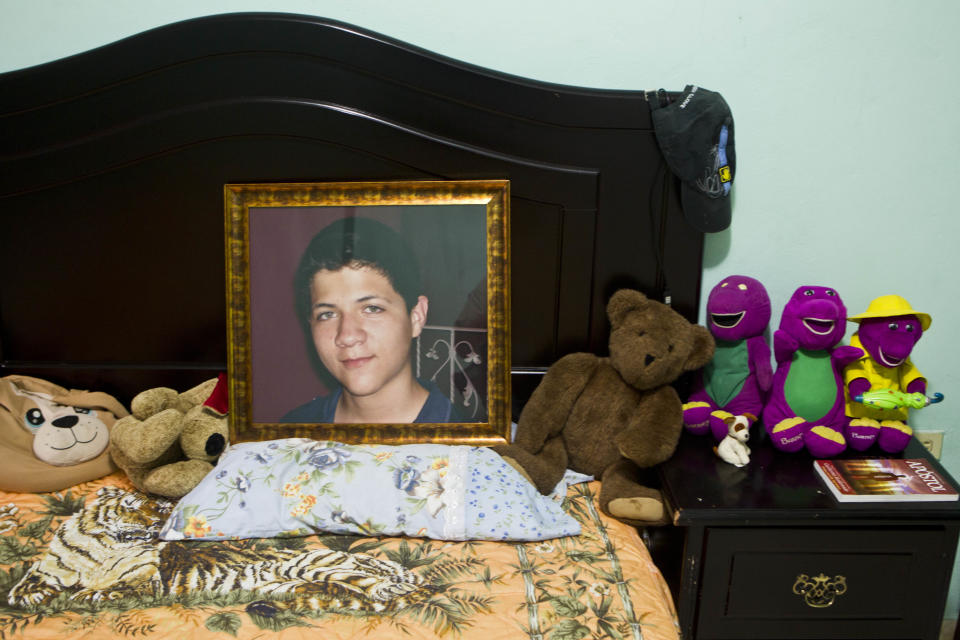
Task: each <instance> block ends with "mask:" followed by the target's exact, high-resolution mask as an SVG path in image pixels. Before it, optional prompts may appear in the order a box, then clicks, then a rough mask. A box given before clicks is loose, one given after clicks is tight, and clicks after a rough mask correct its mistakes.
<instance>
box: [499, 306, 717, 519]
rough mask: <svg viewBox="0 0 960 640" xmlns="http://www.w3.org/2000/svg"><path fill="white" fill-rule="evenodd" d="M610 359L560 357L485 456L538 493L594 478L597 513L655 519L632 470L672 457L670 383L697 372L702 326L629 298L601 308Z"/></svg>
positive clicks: (677, 405) (703, 350) (676, 424)
mask: <svg viewBox="0 0 960 640" xmlns="http://www.w3.org/2000/svg"><path fill="white" fill-rule="evenodd" d="M607 316H608V318H609V319H610V322H611V333H610V341H609V347H610V356H609V357H606V358H602V357H598V356H595V355H593V354H590V353H573V354H569V355H567V356H564V357H563V358H561V359H560V360H558V361H557V362H556V363H554V364H553V366H551V367H550V369H549V370H548V371H547V373H546V375H545V376H544V378H543V380H542V381H541V382H540V384H539V386H538V387H537V388H536V390H535V391H534V393H533V395H532V396H531V397H530V400H529V402H528V403H527V405H526V406H525V407H524V408H523V411H522V412H521V414H520V420H519V422H518V425H517V435H516V440H515V442H514V444H512V445H499V446H497V447H495V450H496V451H497V452H498V453H500V455H502V456H503V457H504V458H506V459H507V461H508V462H510V463H511V464H513V465H514V466H516V467H517V468H518V469H519V470H520V471H521V472H522V473H524V474H525V475H527V477H528V478H529V479H530V480H531V482H533V484H534V485H535V486H536V487H537V489H539V490H540V492H541V493H549V492H550V491H551V490H552V489H553V487H554V486H556V484H557V482H559V481H560V479H561V478H562V477H563V474H564V471H565V470H566V469H567V468H571V469H573V470H575V471H579V472H581V473H586V474H590V475H592V476H594V477H595V478H597V479H598V480H600V481H601V484H602V488H601V490H600V506H601V508H602V509H603V510H604V511H605V512H606V513H608V514H609V515H611V516H613V517H615V518H617V519H619V520H623V521H624V522H627V523H630V524H633V525H647V524H655V523H656V524H660V523H664V522H665V517H666V516H665V510H664V508H663V501H662V498H661V496H660V492H659V491H657V490H656V489H653V488H650V487H647V486H645V485H644V484H641V482H639V481H638V480H639V478H640V469H643V468H649V467H653V466H654V465H657V464H659V463H660V462H663V461H664V460H666V459H668V458H669V457H670V456H671V455H673V452H674V450H675V449H676V446H677V441H678V439H679V437H680V432H681V431H682V429H683V424H682V422H683V410H682V404H681V402H680V398H679V396H678V395H677V392H676V391H675V390H674V389H673V387H671V386H670V384H671V383H672V382H674V381H675V380H676V379H677V378H678V377H679V376H680V375H681V374H682V373H684V372H685V371H694V370H696V369H699V368H701V367H703V366H704V365H706V364H707V363H708V362H709V361H710V359H711V358H712V357H713V351H714V346H715V345H714V340H713V336H712V335H710V332H709V331H707V329H706V328H705V327H701V326H698V325H695V324H691V323H690V322H688V321H687V320H686V319H685V318H684V317H683V316H681V315H680V314H679V313H677V312H676V311H674V310H673V309H671V308H670V307H668V306H666V305H664V304H661V303H659V302H656V301H654V300H649V299H647V297H646V296H644V295H643V294H642V293H640V292H639V291H633V290H630V289H621V290H620V291H617V292H616V293H615V294H614V295H613V297H612V298H611V299H610V302H609V303H608V304H607Z"/></svg>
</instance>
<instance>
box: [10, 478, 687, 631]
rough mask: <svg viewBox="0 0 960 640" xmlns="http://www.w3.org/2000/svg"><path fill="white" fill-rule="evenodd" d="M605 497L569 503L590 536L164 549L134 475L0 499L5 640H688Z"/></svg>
mask: <svg viewBox="0 0 960 640" xmlns="http://www.w3.org/2000/svg"><path fill="white" fill-rule="evenodd" d="M597 491H598V485H597V484H596V483H590V484H583V485H574V486H572V487H571V488H570V491H569V494H568V497H567V500H566V502H565V508H567V509H568V511H569V512H570V513H571V514H572V515H573V516H574V517H576V518H577V519H578V520H579V521H580V522H581V524H582V525H583V533H582V535H580V536H577V537H570V538H561V539H556V540H551V541H548V542H540V543H504V542H464V543H459V542H458V543H451V542H442V541H436V540H425V539H415V538H361V537H350V536H337V535H330V536H309V537H305V538H277V539H263V540H246V541H238V542H162V541H158V540H157V539H156V531H157V529H158V525H157V522H156V518H153V519H151V513H153V509H152V505H153V502H154V501H153V500H152V499H150V498H147V497H145V496H143V495H142V494H138V493H136V492H134V490H133V489H132V487H131V486H130V484H129V483H128V482H127V480H126V478H125V476H123V475H122V474H115V475H112V476H107V477H106V478H103V479H101V480H98V481H95V482H89V483H85V484H82V485H78V486H77V487H74V488H72V489H70V490H68V491H63V492H59V493H50V494H13V493H4V492H0V585H2V593H3V594H4V598H3V600H2V603H0V638H15V637H23V638H30V639H31V640H33V639H38V640H39V639H43V638H56V639H57V640H73V639H77V638H127V637H129V638H147V639H155V638H178V639H181V638H182V639H188V638H211V637H221V638H231V637H233V638H290V639H296V638H324V639H325V640H333V639H337V638H377V639H380V638H387V639H390V638H401V637H402V638H433V637H439V638H465V639H467V640H469V639H473V638H479V639H482V640H499V639H506V638H520V639H524V638H529V639H531V640H533V639H541V638H542V639H545V640H579V639H581V638H636V639H639V638H644V639H646V640H661V639H676V638H678V637H679V636H678V631H677V626H676V615H675V611H674V608H673V602H672V600H671V598H670V595H669V591H668V589H667V586H666V583H665V582H664V580H663V577H662V576H661V574H660V572H659V571H658V570H657V568H656V567H655V566H654V564H653V562H652V560H651V559H650V555H649V554H648V552H647V549H646V548H645V547H644V545H643V543H642V542H641V540H640V538H639V536H638V535H637V533H636V531H635V530H634V529H633V528H631V527H628V526H626V525H624V524H622V523H619V522H616V521H614V520H612V519H610V518H608V517H606V516H604V515H603V514H601V513H600V512H599V510H598V508H597V506H596V502H595V496H596V493H597Z"/></svg>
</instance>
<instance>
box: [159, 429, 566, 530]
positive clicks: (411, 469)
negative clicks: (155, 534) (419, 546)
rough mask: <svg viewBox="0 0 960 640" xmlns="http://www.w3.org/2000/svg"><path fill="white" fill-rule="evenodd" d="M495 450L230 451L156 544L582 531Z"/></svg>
mask: <svg viewBox="0 0 960 640" xmlns="http://www.w3.org/2000/svg"><path fill="white" fill-rule="evenodd" d="M565 494H566V485H565V484H563V486H558V490H556V491H555V492H554V495H553V496H544V495H541V494H540V493H539V492H538V491H537V489H536V488H535V487H534V486H533V485H531V484H530V483H529V482H528V481H527V480H526V479H525V478H523V476H521V475H520V474H519V473H518V472H517V471H516V470H515V469H514V468H513V467H511V466H510V465H509V464H507V463H506V462H504V461H503V459H502V458H501V457H500V456H499V455H497V454H496V453H495V452H493V451H491V450H490V449H487V448H484V447H470V446H451V445H439V444H415V445H403V446H388V445H346V444H341V443H337V442H318V441H316V440H308V439H302V438H290V439H285V440H272V441H267V442H247V443H240V444H234V445H231V446H230V447H229V448H228V449H227V451H226V452H225V453H224V454H223V455H222V456H221V457H220V462H219V463H218V464H217V467H216V469H214V470H213V471H212V472H210V473H209V474H208V475H207V476H206V478H204V480H203V481H202V482H201V483H200V484H199V485H198V486H197V487H196V488H194V490H193V491H191V492H190V493H188V494H187V495H186V496H184V497H183V499H182V500H181V501H180V502H179V504H178V505H177V507H176V508H175V509H174V511H173V513H172V514H171V516H170V518H169V519H168V520H167V522H166V524H165V525H164V527H163V529H162V531H161V532H160V537H161V538H163V539H164V540H183V539H185V538H194V539H203V540H218V539H231V538H232V539H236V538H271V537H280V536H301V535H308V534H312V533H317V532H321V531H323V532H330V533H341V534H361V535H383V536H398V535H406V536H412V537H427V538H436V539H440V540H545V539H548V538H556V537H560V536H569V535H577V534H579V533H580V525H579V523H578V522H577V521H576V520H574V519H573V518H572V517H571V516H569V515H568V514H567V513H565V512H564V511H563V509H561V507H560V503H559V500H560V498H562V497H563V496H564V495H565Z"/></svg>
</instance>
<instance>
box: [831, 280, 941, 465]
mask: <svg viewBox="0 0 960 640" xmlns="http://www.w3.org/2000/svg"><path fill="white" fill-rule="evenodd" d="M848 319H849V320H850V321H851V322H857V323H859V324H860V328H859V330H858V331H857V332H856V333H854V334H853V337H852V338H851V339H850V345H851V346H855V347H862V348H863V349H864V350H865V352H866V353H864V354H863V355H862V356H861V357H860V358H858V359H857V360H856V361H854V362H852V363H851V364H850V365H849V366H848V367H847V368H846V370H845V371H844V373H843V376H844V382H845V383H846V384H847V416H848V417H849V418H851V420H850V424H849V426H848V427H847V429H848V431H847V440H848V441H849V443H850V446H851V447H852V448H854V449H857V450H858V451H863V450H865V449H867V448H869V447H870V445H872V444H873V443H874V442H875V441H876V442H877V443H878V444H879V446H880V448H881V449H883V450H884V451H886V452H887V453H899V452H900V451H903V449H904V448H906V446H907V443H908V442H910V436H911V435H912V434H913V430H912V429H911V428H910V427H909V426H907V424H906V420H907V407H905V406H904V407H890V408H884V407H876V406H871V405H870V404H869V403H866V404H865V403H862V402H857V401H856V398H857V397H858V396H863V395H864V394H865V393H867V392H868V391H880V390H890V391H905V392H907V393H925V392H926V389H927V381H926V378H924V377H923V374H922V373H920V371H918V370H917V368H916V367H915V366H913V363H911V362H910V358H909V356H910V352H911V351H913V347H914V345H916V344H917V341H918V340H920V336H922V335H923V332H924V331H926V330H927V329H929V328H930V315H929V314H926V313H922V312H920V311H915V310H914V309H912V308H911V307H910V303H909V302H907V301H906V300H905V299H903V298H902V297H900V296H898V295H886V296H880V297H879V298H876V299H875V300H873V301H872V302H871V303H870V305H869V307H868V308H867V310H866V311H864V312H863V313H860V314H858V315H855V316H850V318H848Z"/></svg>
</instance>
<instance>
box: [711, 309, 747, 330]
mask: <svg viewBox="0 0 960 640" xmlns="http://www.w3.org/2000/svg"><path fill="white" fill-rule="evenodd" d="M746 314H747V312H746V311H741V312H739V313H711V314H710V320H711V321H712V322H713V324H715V325H717V326H718V327H721V328H723V329H732V328H734V327H735V326H737V325H738V324H740V321H741V320H743V316H745V315H746Z"/></svg>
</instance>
